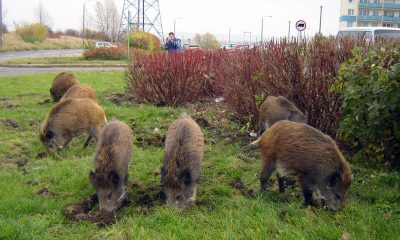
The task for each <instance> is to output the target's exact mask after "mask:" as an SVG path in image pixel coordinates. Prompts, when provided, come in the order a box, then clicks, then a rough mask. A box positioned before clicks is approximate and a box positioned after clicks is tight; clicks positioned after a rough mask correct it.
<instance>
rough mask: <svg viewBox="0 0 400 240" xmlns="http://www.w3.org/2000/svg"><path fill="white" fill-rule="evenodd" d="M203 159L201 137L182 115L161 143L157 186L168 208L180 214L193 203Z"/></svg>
mask: <svg viewBox="0 0 400 240" xmlns="http://www.w3.org/2000/svg"><path fill="white" fill-rule="evenodd" d="M203 155H204V138H203V133H202V132H201V129H200V127H199V125H197V123H196V122H195V121H193V120H192V118H191V117H190V116H189V115H187V114H186V113H183V114H182V115H181V116H180V117H179V118H178V119H177V120H175V121H174V122H173V123H172V124H171V125H170V126H169V128H168V132H167V136H166V139H165V150H164V165H163V167H162V169H161V184H162V185H163V187H164V189H165V192H166V195H167V205H168V207H173V208H177V209H178V210H180V211H182V210H184V209H185V208H186V207H188V206H189V205H191V204H193V203H194V202H195V200H196V187H197V184H198V183H199V181H200V171H201V162H202V160H203Z"/></svg>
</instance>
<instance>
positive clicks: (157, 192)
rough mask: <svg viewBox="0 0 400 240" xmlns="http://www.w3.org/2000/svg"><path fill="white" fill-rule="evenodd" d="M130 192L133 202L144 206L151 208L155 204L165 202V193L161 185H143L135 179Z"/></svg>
mask: <svg viewBox="0 0 400 240" xmlns="http://www.w3.org/2000/svg"><path fill="white" fill-rule="evenodd" d="M132 192H133V194H132V195H134V198H135V199H136V200H135V201H134V202H135V203H136V205H139V206H143V207H146V208H153V207H154V206H156V205H162V204H164V203H165V200H166V195H165V193H164V191H163V190H162V188H161V186H143V185H142V184H141V183H139V182H137V181H135V182H134V183H133V184H132Z"/></svg>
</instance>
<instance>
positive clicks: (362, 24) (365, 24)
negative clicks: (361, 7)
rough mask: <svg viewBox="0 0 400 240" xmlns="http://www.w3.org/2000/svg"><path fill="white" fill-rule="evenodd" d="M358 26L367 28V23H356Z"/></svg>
mask: <svg viewBox="0 0 400 240" xmlns="http://www.w3.org/2000/svg"><path fill="white" fill-rule="evenodd" d="M358 26H360V27H368V23H367V22H360V23H358Z"/></svg>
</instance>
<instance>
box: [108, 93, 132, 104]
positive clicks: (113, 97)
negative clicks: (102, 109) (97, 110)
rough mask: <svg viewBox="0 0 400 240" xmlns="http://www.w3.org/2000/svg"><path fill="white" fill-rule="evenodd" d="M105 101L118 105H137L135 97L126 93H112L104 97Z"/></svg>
mask: <svg viewBox="0 0 400 240" xmlns="http://www.w3.org/2000/svg"><path fill="white" fill-rule="evenodd" d="M104 100H106V101H110V102H113V103H115V104H117V105H122V104H126V105H136V104H138V103H137V102H136V101H135V99H134V97H133V96H131V95H128V94H125V93H111V94H109V95H107V96H105V97H104Z"/></svg>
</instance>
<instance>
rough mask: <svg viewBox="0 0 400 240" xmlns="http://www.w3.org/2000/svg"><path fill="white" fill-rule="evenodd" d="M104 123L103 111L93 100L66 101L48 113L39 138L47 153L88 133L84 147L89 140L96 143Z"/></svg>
mask: <svg viewBox="0 0 400 240" xmlns="http://www.w3.org/2000/svg"><path fill="white" fill-rule="evenodd" d="M106 122H107V120H106V117H105V114H104V109H103V108H102V107H100V106H99V105H98V104H97V103H96V102H94V101H93V100H91V99H88V98H82V99H66V100H64V101H62V102H60V103H58V104H56V105H54V106H53V108H52V109H51V110H50V111H49V113H48V114H47V116H46V119H45V120H44V122H43V123H42V126H41V128H40V131H39V137H40V140H41V141H42V143H43V145H44V146H45V148H46V149H47V151H49V152H53V151H55V150H57V149H62V148H65V147H66V146H68V144H69V142H70V141H71V140H72V138H73V137H74V136H77V135H80V134H82V133H88V134H89V137H88V140H87V141H86V142H85V145H84V146H85V147H86V146H87V145H88V144H89V142H90V140H91V138H94V139H95V140H96V141H97V136H98V135H99V134H100V132H101V130H102V128H103V127H104V125H105V124H106Z"/></svg>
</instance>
